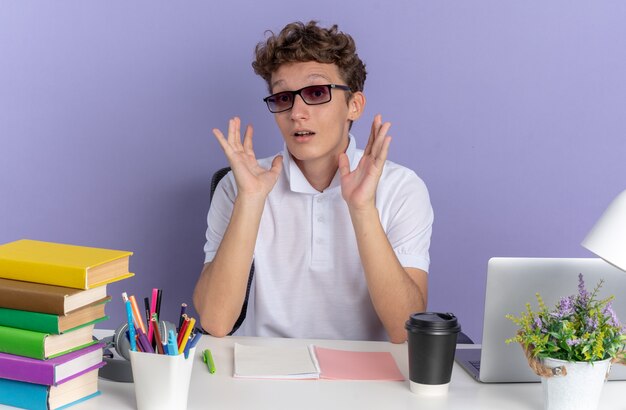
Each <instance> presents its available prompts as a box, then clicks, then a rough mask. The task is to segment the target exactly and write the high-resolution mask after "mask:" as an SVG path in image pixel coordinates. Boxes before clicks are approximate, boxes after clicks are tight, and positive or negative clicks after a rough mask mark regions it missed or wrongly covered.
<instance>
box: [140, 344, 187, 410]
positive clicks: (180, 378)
mask: <svg viewBox="0 0 626 410" xmlns="http://www.w3.org/2000/svg"><path fill="white" fill-rule="evenodd" d="M195 352H196V349H195V348H192V349H190V350H189V357H188V358H187V359H185V355H184V354H179V355H177V356H169V355H162V354H153V353H142V352H129V353H130V363H131V367H132V370H133V379H134V383H135V397H136V399H137V409H138V410H159V409H163V410H176V409H186V408H187V397H188V396H189V382H190V380H191V370H192V368H193V362H194V361H195Z"/></svg>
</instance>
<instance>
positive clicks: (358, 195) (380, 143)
mask: <svg viewBox="0 0 626 410" xmlns="http://www.w3.org/2000/svg"><path fill="white" fill-rule="evenodd" d="M389 127H391V123H389V122H385V123H383V122H382V117H381V115H380V114H378V115H376V117H374V121H373V122H372V129H371V131H370V136H369V140H368V141H367V146H366V147H365V151H364V153H363V157H362V158H361V160H360V161H359V164H358V165H357V167H356V168H355V169H354V171H352V172H350V162H349V160H348V156H347V155H346V154H345V153H343V154H341V155H340V156H339V174H340V175H341V195H342V196H343V199H344V200H345V201H346V203H347V204H348V208H350V210H351V211H354V210H357V211H358V210H363V209H367V208H371V207H373V206H375V205H376V188H377V187H378V181H379V180H380V176H381V175H382V172H383V167H384V165H385V160H386V159H387V153H388V152H389V144H390V143H391V136H388V135H387V131H389Z"/></svg>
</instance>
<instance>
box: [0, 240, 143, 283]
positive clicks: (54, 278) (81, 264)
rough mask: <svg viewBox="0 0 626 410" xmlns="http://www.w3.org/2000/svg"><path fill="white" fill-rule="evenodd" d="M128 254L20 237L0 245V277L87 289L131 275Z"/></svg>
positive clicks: (129, 253)
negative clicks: (17, 239)
mask: <svg viewBox="0 0 626 410" xmlns="http://www.w3.org/2000/svg"><path fill="white" fill-rule="evenodd" d="M132 254H133V253H132V252H128V251H118V250H112V249H102V248H91V247H87V246H77V245H67V244H62V243H53V242H42V241H33V240H30V239H21V240H19V241H15V242H10V243H6V244H4V245H0V278H5V279H13V280H21V281H25V282H35V283H44V284H47V285H55V286H65V287H68V288H76V289H91V288H94V287H97V286H101V285H104V284H107V283H111V282H116V281H118V280H122V279H126V278H129V277H131V276H133V275H134V274H133V273H130V272H129V271H128V265H129V258H130V256H131V255H132Z"/></svg>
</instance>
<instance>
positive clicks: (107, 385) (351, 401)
mask: <svg viewBox="0 0 626 410" xmlns="http://www.w3.org/2000/svg"><path fill="white" fill-rule="evenodd" d="M235 342H237V343H242V344H248V345H273V346H293V345H308V344H315V345H318V346H322V347H329V348H336V349H346V350H354V351H389V352H391V353H392V355H393V356H394V358H395V360H396V363H397V364H398V367H399V368H400V371H401V372H402V373H403V374H404V376H405V377H406V378H407V380H406V381H404V382H397V381H396V382H392V381H337V380H250V379H235V378H233V346H234V343H235ZM467 346H468V347H471V345H467ZM206 348H210V349H211V351H212V353H213V357H214V360H215V366H216V369H217V371H216V373H215V374H210V373H209V372H208V370H207V367H206V365H205V364H204V363H203V362H202V358H201V357H202V356H201V353H202V350H203V349H206ZM407 356H408V354H407V345H406V343H405V344H400V345H396V344H391V343H387V342H357V341H340V340H303V339H273V338H253V337H226V338H213V337H210V336H203V337H202V339H201V340H200V342H199V344H198V346H197V349H196V356H195V358H194V360H195V362H194V366H193V374H192V380H191V385H190V388H189V403H188V408H189V409H255V410H261V409H272V410H274V409H303V410H306V409H316V410H317V409H420V410H445V409H463V410H472V409H481V410H483V409H506V410H518V409H519V410H522V409H523V410H531V409H532V410H542V409H543V402H542V390H541V384H540V383H509V384H483V383H479V382H477V381H475V380H474V379H473V378H471V377H470V376H469V375H468V374H467V373H466V372H465V371H464V370H463V369H462V368H461V367H459V366H458V365H457V364H455V365H454V369H453V371H452V382H451V384H450V390H449V393H448V394H447V395H446V396H444V397H436V398H428V397H419V396H417V395H415V394H413V393H411V391H410V389H409V382H408V362H407V358H408V357H407ZM99 387H100V391H101V392H102V395H101V396H99V397H96V398H93V399H90V400H88V401H86V402H84V403H80V404H78V405H75V406H73V407H71V408H72V409H76V410H114V409H115V410H117V409H134V408H136V404H135V393H134V385H133V384H132V383H117V382H111V381H108V380H103V379H100V381H99ZM624 391H626V382H615V381H612V382H608V383H607V384H606V385H605V386H604V390H603V392H602V399H601V403H600V409H609V410H611V409H626V396H625V395H624V394H623V392H624ZM0 408H1V409H5V408H6V409H9V408H10V407H7V406H1V405H0Z"/></svg>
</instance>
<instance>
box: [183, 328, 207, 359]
mask: <svg viewBox="0 0 626 410" xmlns="http://www.w3.org/2000/svg"><path fill="white" fill-rule="evenodd" d="M200 336H202V335H201V334H200V332H197V333H196V334H195V335H193V337H192V338H191V340H190V341H189V342H187V346H185V351H184V352H183V353H184V354H185V359H187V358H189V351H190V350H191V349H193V348H194V347H196V345H197V344H198V342H199V341H200Z"/></svg>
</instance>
